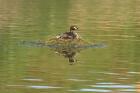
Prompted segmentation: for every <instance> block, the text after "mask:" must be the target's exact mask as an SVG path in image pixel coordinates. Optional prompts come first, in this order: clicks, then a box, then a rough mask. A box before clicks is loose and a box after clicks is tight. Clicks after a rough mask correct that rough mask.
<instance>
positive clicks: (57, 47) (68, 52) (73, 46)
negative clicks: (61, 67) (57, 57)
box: [47, 38, 85, 64]
mask: <svg viewBox="0 0 140 93" xmlns="http://www.w3.org/2000/svg"><path fill="white" fill-rule="evenodd" d="M84 43H85V42H84V41H83V40H81V39H76V40H60V39H59V40H58V39H56V38H54V39H50V40H49V42H48V43H47V44H48V46H49V47H50V48H51V49H52V50H54V51H55V52H57V53H59V54H61V55H63V56H64V57H65V58H68V61H69V63H70V64H74V63H75V62H76V61H77V60H76V58H75V56H76V54H77V53H79V52H80V51H81V50H82V48H81V47H79V46H81V45H83V44H84Z"/></svg>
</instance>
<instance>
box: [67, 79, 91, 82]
mask: <svg viewBox="0 0 140 93" xmlns="http://www.w3.org/2000/svg"><path fill="white" fill-rule="evenodd" d="M67 80H70V81H77V82H84V81H91V80H80V79H67Z"/></svg>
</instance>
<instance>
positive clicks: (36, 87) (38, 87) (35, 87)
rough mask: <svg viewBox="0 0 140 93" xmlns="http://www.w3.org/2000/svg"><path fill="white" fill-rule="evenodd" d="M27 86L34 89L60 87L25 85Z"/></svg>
mask: <svg viewBox="0 0 140 93" xmlns="http://www.w3.org/2000/svg"><path fill="white" fill-rule="evenodd" d="M27 87H28V88H34V89H49V88H62V87H54V86H37V85H33V86H27Z"/></svg>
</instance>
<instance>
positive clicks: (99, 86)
mask: <svg viewBox="0 0 140 93" xmlns="http://www.w3.org/2000/svg"><path fill="white" fill-rule="evenodd" d="M90 86H91V87H96V88H135V87H134V86H133V85H90Z"/></svg>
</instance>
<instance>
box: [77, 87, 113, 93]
mask: <svg viewBox="0 0 140 93" xmlns="http://www.w3.org/2000/svg"><path fill="white" fill-rule="evenodd" d="M79 91H82V92H111V90H105V89H88V88H87V89H86V88H84V89H80V90H79Z"/></svg>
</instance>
